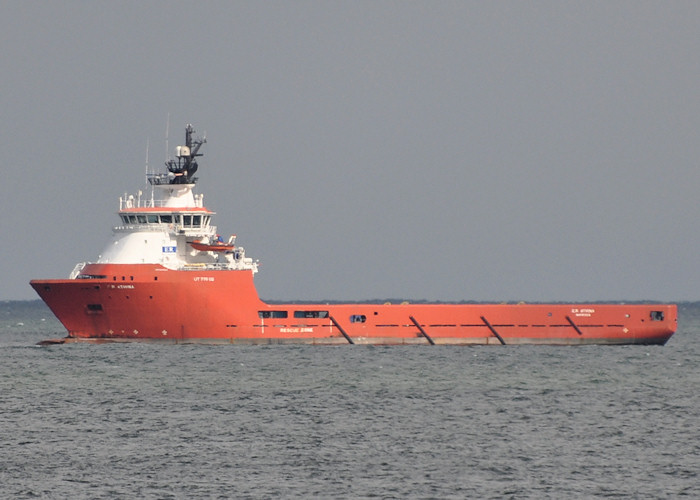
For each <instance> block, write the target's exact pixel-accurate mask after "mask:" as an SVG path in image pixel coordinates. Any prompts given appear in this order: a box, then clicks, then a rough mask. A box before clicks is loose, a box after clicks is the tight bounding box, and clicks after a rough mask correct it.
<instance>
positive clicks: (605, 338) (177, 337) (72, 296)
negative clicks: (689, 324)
mask: <svg viewBox="0 0 700 500" xmlns="http://www.w3.org/2000/svg"><path fill="white" fill-rule="evenodd" d="M194 134H195V132H194V129H193V128H192V126H191V125H188V126H187V127H186V130H185V144H184V145H183V146H178V147H177V148H176V150H175V153H176V154H175V157H174V158H172V159H170V160H168V161H166V163H165V165H166V167H167V172H164V173H147V179H148V182H149V184H150V186H151V195H150V197H148V196H145V197H144V196H142V193H141V192H139V193H138V194H137V195H136V196H126V195H125V196H124V197H121V198H120V200H119V212H118V213H119V218H120V224H119V225H118V226H116V227H114V228H113V238H112V241H111V242H110V243H109V244H108V245H107V247H106V248H105V250H104V251H103V252H102V254H101V255H100V256H99V258H98V259H97V260H96V261H95V262H84V263H80V264H78V265H76V267H75V269H74V270H73V272H72V273H71V275H70V277H69V278H67V279H40V280H32V281H31V286H32V287H33V288H34V290H36V292H37V293H38V294H39V296H40V297H41V298H42V299H43V300H44V302H45V303H46V304H47V305H48V307H49V308H50V309H51V311H53V313H54V314H55V315H56V317H57V318H58V319H59V320H60V321H61V323H62V324H63V326H64V327H65V328H66V330H67V331H68V336H67V337H65V338H63V339H57V340H55V341H47V342H56V343H63V342H75V341H81V340H83V341H84V340H88V341H140V340H145V341H156V340H157V341H166V342H175V343H178V342H206V343H234V344H237V343H241V344H268V343H306V344H566V345H575V344H664V343H665V342H666V341H667V340H668V339H669V338H670V337H671V335H673V333H674V331H675V330H676V326H677V308H676V306H675V305H673V304H598V303H585V304H559V303H553V304H523V303H519V304H478V303H477V304H475V303H471V304H429V303H428V304H409V303H405V302H404V303H401V304H388V303H387V304H372V303H366V304H359V303H357V304H356V303H350V304H268V303H266V302H264V301H262V300H261V299H260V298H259V297H258V293H257V291H256V289H255V285H254V283H253V277H254V275H255V273H257V271H258V262H257V261H255V260H253V259H252V258H250V257H247V256H246V254H245V250H244V249H243V248H242V247H239V246H236V244H235V237H233V236H232V237H231V238H229V239H227V240H225V239H224V238H221V237H220V236H219V235H218V233H217V229H216V226H214V225H212V217H213V215H214V212H212V211H210V210H209V209H207V208H206V207H205V206H204V203H203V195H202V194H195V193H193V188H194V187H195V184H196V181H197V178H196V177H194V174H195V172H196V171H197V169H198V164H197V158H198V157H200V156H202V154H201V153H200V152H199V151H200V148H201V147H202V145H203V144H204V143H205V142H206V139H204V138H200V137H196V136H195V135H194ZM156 193H158V196H156Z"/></svg>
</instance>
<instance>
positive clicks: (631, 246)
mask: <svg viewBox="0 0 700 500" xmlns="http://www.w3.org/2000/svg"><path fill="white" fill-rule="evenodd" d="M699 27H700V3H698V2H697V1H692V2H657V1H654V2H644V1H633V2H622V1H616V2H610V1H602V2H592V1H586V2H564V1H553V2H496V1H494V2H482V1H478V2H467V1H459V2H447V1H442V2H437V1H427V2H404V1H401V2H399V1H396V2H395V1H386V2H381V1H352V2H331V1H323V2H293V1H279V2H275V1H266V2H231V1H222V2H206V1H204V2H191V1H168V2H141V1H138V2H137V1H134V2H117V1H109V2H107V1H105V2H97V1H94V2H93V1H84V2H75V1H61V2H44V1H9V2H4V3H3V6H2V7H0V39H1V46H2V50H0V62H1V63H2V65H1V67H2V68H3V69H2V72H1V73H0V96H1V101H0V103H1V108H0V109H1V114H0V118H1V119H0V127H1V129H0V130H1V132H2V133H1V135H0V137H1V138H2V139H1V141H2V142H1V145H2V149H3V152H4V154H3V162H2V175H3V179H2V182H1V183H0V186H1V189H2V191H1V192H0V193H1V195H2V196H1V197H0V200H1V202H0V203H2V205H1V206H2V213H3V217H2V219H1V220H2V222H1V224H2V226H1V229H2V259H0V276H1V283H2V286H1V287H0V300H6V299H33V298H36V296H35V295H34V292H33V290H32V289H31V288H30V287H29V284H28V282H29V280H30V279H32V278H56V277H66V276H67V275H68V274H69V273H70V272H71V270H72V269H73V267H74V265H75V264H76V263H77V262H81V261H86V260H95V259H96V258H97V256H98V255H99V254H100V253H101V252H102V249H103V248H104V247H105V246H106V244H107V243H108V242H109V239H110V236H111V228H112V226H114V225H116V224H117V223H118V218H117V216H116V211H117V210H118V198H119V196H120V195H122V194H124V193H125V192H128V193H134V192H136V191H137V190H138V189H144V190H145V186H146V184H145V179H144V172H145V163H146V144H147V142H148V143H149V144H150V148H149V162H150V165H151V167H156V168H159V167H160V166H161V165H162V164H163V161H164V160H165V158H166V150H165V149H166V148H165V129H166V123H167V120H168V116H170V146H171V149H172V148H174V147H175V145H177V144H178V143H180V142H181V141H182V138H183V134H184V127H185V124H187V123H192V124H193V125H194V126H195V128H196V129H197V131H198V132H201V133H205V132H206V135H207V139H208V141H209V142H208V144H207V145H205V147H204V149H203V152H204V153H205V157H204V158H203V159H202V161H200V170H199V172H198V175H199V177H200V183H199V185H198V191H199V192H203V193H204V194H205V197H204V201H205V205H206V206H207V207H208V208H210V209H212V210H214V211H215V212H217V216H216V218H215V220H216V223H217V224H218V227H219V232H221V233H222V234H225V235H228V234H232V233H236V234H237V235H238V243H239V244H240V245H243V246H244V247H245V248H246V251H247V254H248V256H250V257H253V258H257V259H260V261H261V267H260V272H259V274H258V275H257V277H256V283H257V287H258V291H259V293H260V295H261V297H263V298H265V299H278V300H286V299H304V300H309V299H324V298H327V299H348V300H359V299H373V298H380V299H383V298H406V299H432V300H463V299H465V300H495V301H502V300H525V301H544V300H556V301H561V300H636V299H653V300H669V301H672V300H700V286H699V285H700V265H699V264H698V246H699V245H700V230H699V228H700V223H699V222H698V219H699V215H700V210H699V207H698V201H697V200H698V196H699V189H700V168H699V167H700V141H699V140H698V133H699V131H700V91H699V90H698V88H699V87H700V85H699V84H700V55H699V54H700V29H699Z"/></svg>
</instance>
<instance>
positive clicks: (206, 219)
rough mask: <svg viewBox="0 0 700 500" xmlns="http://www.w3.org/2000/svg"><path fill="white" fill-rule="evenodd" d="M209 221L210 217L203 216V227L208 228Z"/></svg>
mask: <svg viewBox="0 0 700 500" xmlns="http://www.w3.org/2000/svg"><path fill="white" fill-rule="evenodd" d="M210 220H211V216H209V215H205V216H204V225H205V226H208V225H209V221H210Z"/></svg>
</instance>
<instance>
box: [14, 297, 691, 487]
mask: <svg viewBox="0 0 700 500" xmlns="http://www.w3.org/2000/svg"><path fill="white" fill-rule="evenodd" d="M679 316H680V319H679V329H678V331H677V332H676V334H675V336H674V337H672V338H671V340H670V341H669V342H668V344H666V345H665V346H622V347H619V346H618V347H613V346H587V347H555V346H551V347H550V346H536V347H535V346H533V347H529V346H524V347H523V346H521V347H518V346H498V345H493V346H478V347H439V346H437V347H431V346H428V345H426V346H413V347H407V346H402V347H367V346H349V345H343V346H334V347H331V346H325V347H318V346H316V347H315V346H245V347H243V346H230V345H219V346H203V345H159V344H102V345H75V344H71V345H56V346H50V347H38V346H36V343H37V342H38V341H40V340H43V339H46V338H55V337H62V336H64V332H63V330H62V327H61V325H60V324H59V323H58V322H57V320H56V319H55V318H54V317H53V316H52V315H51V313H50V312H49V311H48V309H46V308H45V307H44V306H43V304H42V303H40V302H0V498H71V499H76V498H91V499H92V498H158V499H167V498H183V499H184V498H187V499H190V498H208V499H209V498H278V497H279V498H479V499H480V498H518V499H521V498H537V499H540V498H557V499H560V498H679V497H687V498H699V497H700V477H699V475H698V471H700V370H699V369H698V362H699V361H700V347H699V344H700V342H699V341H700V304H695V303H693V304H682V305H681V306H680V312H679Z"/></svg>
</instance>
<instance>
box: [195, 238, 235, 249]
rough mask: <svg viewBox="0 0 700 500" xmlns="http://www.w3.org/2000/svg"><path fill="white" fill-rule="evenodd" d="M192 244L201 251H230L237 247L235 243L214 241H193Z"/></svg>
mask: <svg viewBox="0 0 700 500" xmlns="http://www.w3.org/2000/svg"><path fill="white" fill-rule="evenodd" d="M189 244H190V246H191V247H192V248H194V249H195V250H199V251H200V252H230V251H232V250H233V249H234V248H235V245H234V244H233V243H223V242H220V241H214V242H212V243H202V242H201V241H199V240H197V241H191V242H190V243H189Z"/></svg>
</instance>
